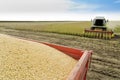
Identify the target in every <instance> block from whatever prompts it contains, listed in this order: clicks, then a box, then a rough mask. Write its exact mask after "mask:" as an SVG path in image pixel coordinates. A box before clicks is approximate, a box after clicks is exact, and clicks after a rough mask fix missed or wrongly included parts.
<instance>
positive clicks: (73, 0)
mask: <svg viewBox="0 0 120 80" xmlns="http://www.w3.org/2000/svg"><path fill="white" fill-rule="evenodd" d="M96 16H104V17H105V18H107V19H109V20H120V0H0V20H21V21H22V20H23V21H24V20H29V21H49V20H50V21H59V20H60V21H64V20H69V21H80V20H91V19H93V18H94V17H96Z"/></svg>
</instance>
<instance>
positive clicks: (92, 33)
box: [84, 17, 113, 39]
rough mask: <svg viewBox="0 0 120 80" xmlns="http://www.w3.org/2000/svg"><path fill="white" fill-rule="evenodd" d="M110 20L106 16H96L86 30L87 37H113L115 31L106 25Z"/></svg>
mask: <svg viewBox="0 0 120 80" xmlns="http://www.w3.org/2000/svg"><path fill="white" fill-rule="evenodd" d="M107 22H108V20H106V19H105V18H104V17H96V18H94V19H93V21H92V26H91V27H90V29H85V30H84V36H85V37H94V38H101V39H111V38H112V37H113V31H112V30H108V28H107V27H106V24H107Z"/></svg>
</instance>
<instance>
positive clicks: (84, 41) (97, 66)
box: [0, 29, 120, 80]
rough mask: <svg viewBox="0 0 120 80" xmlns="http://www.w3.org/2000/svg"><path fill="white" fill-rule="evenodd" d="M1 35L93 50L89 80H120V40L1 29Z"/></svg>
mask: <svg viewBox="0 0 120 80" xmlns="http://www.w3.org/2000/svg"><path fill="white" fill-rule="evenodd" d="M0 33H3V34H9V35H13V36H19V37H23V38H27V39H33V40H38V41H45V42H50V43H55V44H60V45H65V46H69V47H73V48H78V49H83V50H93V52H94V53H93V56H92V63H91V66H90V69H89V71H88V74H87V80H120V38H119V37H117V38H114V39H111V40H102V39H93V38H85V37H79V36H72V35H62V34H55V33H45V32H30V31H19V30H12V29H0Z"/></svg>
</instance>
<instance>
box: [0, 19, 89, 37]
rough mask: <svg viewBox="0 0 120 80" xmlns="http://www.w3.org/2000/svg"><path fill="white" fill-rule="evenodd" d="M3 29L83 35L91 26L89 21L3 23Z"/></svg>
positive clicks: (1, 24)
mask: <svg viewBox="0 0 120 80" xmlns="http://www.w3.org/2000/svg"><path fill="white" fill-rule="evenodd" d="M0 26H1V27H5V28H9V29H16V30H27V31H44V32H54V33H63V34H75V35H76V34H77V35H81V34H83V32H84V29H85V28H89V27H90V26H91V22H89V21H81V22H1V23H0Z"/></svg>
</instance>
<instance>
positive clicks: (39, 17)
mask: <svg viewBox="0 0 120 80" xmlns="http://www.w3.org/2000/svg"><path fill="white" fill-rule="evenodd" d="M119 14H120V12H119V13H113V12H109V15H108V13H96V12H91V13H89V14H87V13H82V14H80V13H58V14H56V13H34V14H32V13H31V14H27V13H24V14H23V13H22V14H20V13H19V14H13V13H11V14H7V13H6V14H2V15H0V20H21V21H22V20H26V21H64V20H66V21H70V20H71V21H80V20H88V21H90V20H91V19H93V18H94V17H96V16H104V17H105V18H106V19H109V20H120V15H119Z"/></svg>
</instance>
